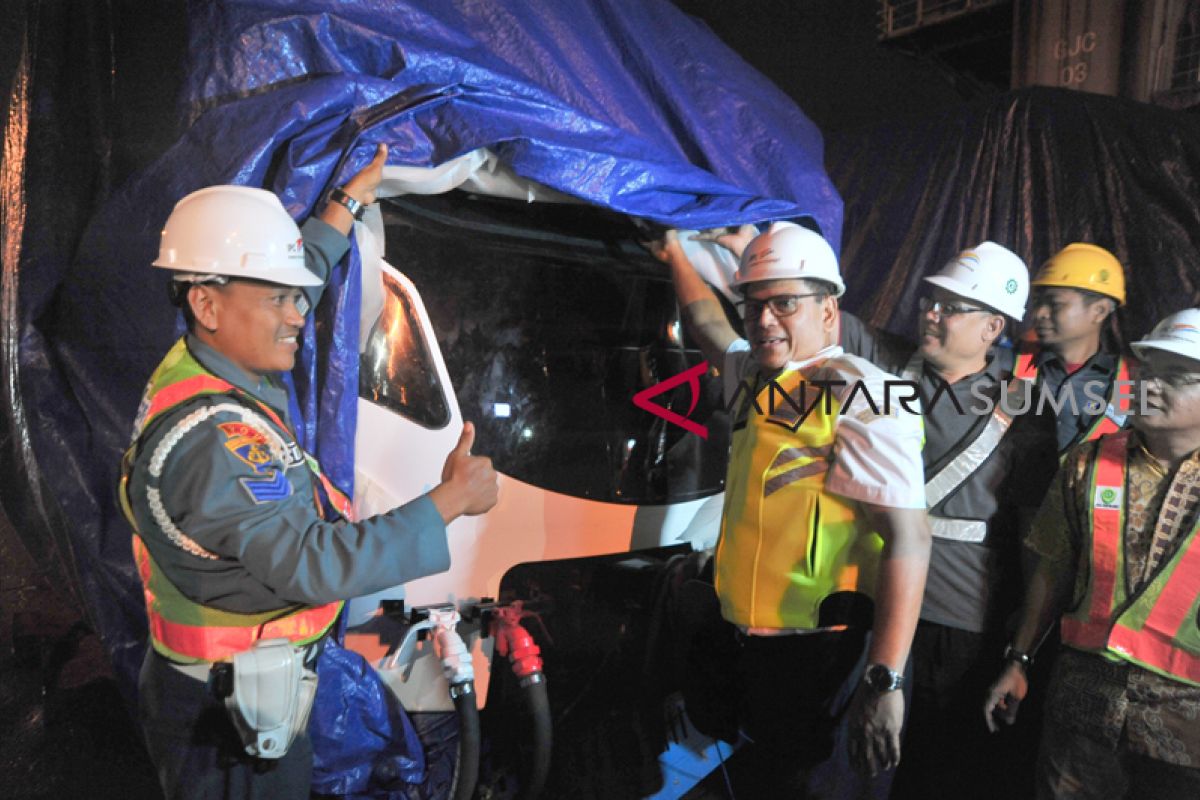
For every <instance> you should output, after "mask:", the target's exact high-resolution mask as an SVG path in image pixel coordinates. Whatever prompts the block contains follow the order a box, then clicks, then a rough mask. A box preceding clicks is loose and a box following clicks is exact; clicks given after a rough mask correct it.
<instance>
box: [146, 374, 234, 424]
mask: <svg viewBox="0 0 1200 800" xmlns="http://www.w3.org/2000/svg"><path fill="white" fill-rule="evenodd" d="M233 388H234V386H233V384H232V383H229V382H228V381H223V380H221V379H220V378H218V377H216V376H214V375H195V376H193V377H191V378H184V379H183V380H181V381H179V382H178V383H172V384H171V385H169V386H164V387H163V388H161V389H159V390H158V391H157V392H156V393H155V395H154V399H152V400H151V401H150V407H149V408H148V409H147V411H146V423H149V422H150V420H152V419H154V418H155V417H156V416H158V415H159V414H161V413H162V412H163V411H166V410H167V409H168V408H170V407H172V406H175V405H178V404H179V403H182V402H184V401H185V400H188V399H190V398H192V397H193V396H195V395H198V394H219V393H222V392H228V391H230V390H232V389H233Z"/></svg>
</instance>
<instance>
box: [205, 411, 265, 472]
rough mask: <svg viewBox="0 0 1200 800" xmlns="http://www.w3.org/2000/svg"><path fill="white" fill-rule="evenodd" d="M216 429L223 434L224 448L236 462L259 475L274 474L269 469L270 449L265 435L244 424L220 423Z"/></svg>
mask: <svg viewBox="0 0 1200 800" xmlns="http://www.w3.org/2000/svg"><path fill="white" fill-rule="evenodd" d="M217 427H218V428H220V429H221V432H222V433H224V434H225V448H226V449H227V450H229V452H231V453H233V454H234V455H235V456H237V458H238V460H240V461H241V462H242V463H244V464H246V465H247V466H249V467H250V468H251V469H252V470H254V471H255V473H257V474H259V475H263V474H266V473H274V472H275V470H273V469H270V465H271V448H270V447H268V446H267V437H266V435H265V434H263V433H262V432H261V431H259V430H257V429H256V428H253V427H251V426H250V425H247V424H246V423H244V422H222V423H221V424H219V425H217Z"/></svg>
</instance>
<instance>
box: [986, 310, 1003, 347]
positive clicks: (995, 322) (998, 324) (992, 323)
mask: <svg viewBox="0 0 1200 800" xmlns="http://www.w3.org/2000/svg"><path fill="white" fill-rule="evenodd" d="M1006 324H1007V320H1006V319H1005V318H1004V317H1002V316H1001V315H999V314H992V315H991V316H990V317H989V318H988V321H987V324H986V325H984V326H983V334H982V338H983V341H984V342H986V343H987V344H988V345H989V346H990V345H992V344H995V342H996V341H997V340H998V339H999V338H1000V336H1001V335H1002V334H1003V333H1004V326H1005V325H1006Z"/></svg>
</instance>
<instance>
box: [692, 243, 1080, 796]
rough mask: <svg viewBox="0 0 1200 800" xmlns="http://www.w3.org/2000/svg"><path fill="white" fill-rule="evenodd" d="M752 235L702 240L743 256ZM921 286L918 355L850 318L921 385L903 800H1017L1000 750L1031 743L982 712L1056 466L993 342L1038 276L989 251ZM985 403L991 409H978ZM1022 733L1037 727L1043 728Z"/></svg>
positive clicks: (953, 264) (1041, 419) (887, 361)
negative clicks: (923, 529)
mask: <svg viewBox="0 0 1200 800" xmlns="http://www.w3.org/2000/svg"><path fill="white" fill-rule="evenodd" d="M752 230H753V229H752V228H748V227H747V226H744V227H743V228H741V229H739V230H738V231H737V232H736V233H732V234H728V233H727V234H721V235H711V236H707V237H705V238H710V239H713V240H715V241H717V242H718V243H720V244H721V245H723V246H725V247H727V248H729V249H730V250H731V251H732V252H733V253H734V254H735V255H736V254H737V253H738V252H739V251H740V249H741V248H742V247H743V246H745V243H746V241H747V239H748V238H749V235H750V234H751V231H752ZM923 280H924V283H925V284H926V285H927V286H928V288H929V290H930V291H929V294H928V295H926V296H925V297H923V298H922V299H921V300H920V308H921V312H922V313H921V314H920V316H919V317H918V321H917V326H918V327H917V337H918V343H917V344H916V345H915V346H914V345H913V344H912V343H911V342H906V341H904V340H903V339H902V338H901V337H897V336H894V335H892V334H888V333H887V332H882V331H878V330H875V329H873V328H870V327H869V326H867V325H865V324H864V323H863V322H862V321H861V320H859V319H858V318H857V317H855V316H853V315H852V314H849V313H846V312H842V313H841V317H840V330H841V339H840V341H841V344H842V346H843V347H844V348H845V349H846V351H847V352H851V353H856V354H858V355H860V356H863V357H864V358H866V359H868V360H869V361H871V362H873V363H875V364H876V365H877V366H879V367H880V368H881V369H884V370H886V371H889V372H895V373H897V374H900V375H901V376H902V377H904V378H905V379H907V380H909V381H912V382H913V383H914V384H916V387H917V393H918V395H919V398H920V401H921V407H922V413H923V414H924V417H923V419H924V423H925V446H924V450H923V453H922V458H923V464H924V470H925V474H926V487H925V489H926V500H927V503H928V509H929V520H930V526H931V529H932V532H933V550H932V553H931V555H930V562H929V573H928V579H927V582H926V587H925V593H924V600H923V602H922V607H921V613H920V623H919V624H918V626H917V631H916V635H915V638H914V640H913V655H912V664H913V670H912V680H913V697H912V710H911V712H910V716H909V719H908V727H907V731H906V733H905V739H904V760H903V761H902V762H901V765H900V768H899V770H897V773H896V780H895V785H894V791H893V796H894V797H900V798H906V797H913V798H925V797H931V796H939V795H942V796H947V797H972V798H976V797H1009V796H1021V793H1022V791H1023V787H1024V784H1022V783H1021V781H1022V780H1023V779H1024V778H1025V777H1027V776H1025V775H1023V774H1022V773H1020V772H1017V771H1011V770H1001V769H999V764H1001V763H1004V762H1005V761H1006V760H1007V759H1005V758H999V759H998V758H997V757H996V754H997V753H998V752H1006V751H1004V748H1014V749H1015V751H1020V750H1021V748H1025V750H1028V751H1029V758H1031V757H1032V749H1033V741H1032V738H1024V737H1022V736H1021V734H1022V733H1023V731H1022V732H1016V735H1010V736H1008V737H1006V740H1005V741H1003V742H994V741H988V739H987V736H986V730H985V729H984V727H983V726H982V725H980V724H979V720H978V718H977V717H976V713H977V712H974V711H972V709H974V708H975V707H976V703H977V698H978V697H979V696H980V694H981V693H982V692H983V691H984V690H985V689H986V688H987V686H988V684H989V682H990V681H991V679H992V675H994V672H995V667H996V664H997V662H999V661H1000V660H1001V654H1002V653H1003V651H1004V644H1005V641H1006V636H1007V632H1006V622H1007V619H1006V618H1007V617H1008V616H1009V615H1010V614H1012V613H1013V612H1014V611H1015V609H1016V606H1017V604H1018V602H1019V596H1020V590H1021V581H1020V564H1019V555H1020V553H1019V550H1020V548H1019V539H1020V536H1021V534H1022V533H1023V532H1024V530H1026V528H1027V526H1028V523H1029V521H1030V520H1031V519H1032V518H1033V515H1034V514H1035V513H1036V510H1037V507H1038V504H1039V503H1040V501H1041V498H1042V496H1043V495H1044V494H1045V492H1046V489H1047V487H1048V486H1049V484H1050V482H1051V481H1052V480H1053V477H1054V474H1055V471H1056V469H1057V467H1058V461H1057V458H1056V455H1055V454H1056V450H1057V448H1056V443H1055V421H1054V416H1053V414H1052V413H1049V412H1048V411H1046V410H1043V409H1040V408H1038V406H1037V404H1036V402H1035V403H1034V405H1033V407H1032V409H1031V410H1030V411H1028V412H1027V413H1025V414H1022V415H1019V416H1017V417H1016V418H1015V419H1014V418H1012V417H1010V416H1009V415H1007V414H1005V413H1003V410H1002V407H1001V405H1000V401H1001V392H1002V390H1003V389H1004V387H1005V385H1006V383H1005V382H1009V383H1010V384H1011V382H1012V379H1013V375H1012V373H1011V371H1010V370H1009V369H1007V368H1006V364H1007V363H1009V362H1010V361H1011V359H1009V358H1005V357H1004V356H1005V355H1006V354H1004V353H1003V352H1001V351H1000V350H999V349H998V348H996V347H995V345H996V343H997V341H998V340H999V339H1000V337H1001V335H1002V334H1003V333H1004V330H1005V327H1006V326H1007V325H1008V324H1009V322H1008V320H1012V321H1014V322H1015V321H1020V320H1021V318H1022V317H1023V315H1024V313H1025V299H1026V297H1027V296H1028V293H1029V273H1028V270H1027V268H1026V266H1025V263H1024V262H1023V261H1022V260H1021V259H1020V258H1019V257H1018V256H1017V255H1016V254H1014V253H1012V252H1011V251H1010V250H1008V249H1007V248H1004V247H1002V246H1000V245H998V244H996V243H994V242H983V243H982V244H980V245H978V246H976V247H974V248H970V249H968V250H964V251H963V252H961V253H959V254H958V255H957V256H956V257H955V258H953V259H951V260H950V262H948V263H947V264H946V265H945V266H944V267H943V268H942V269H941V270H939V271H938V272H937V273H936V274H935V275H931V276H929V277H926V278H924V279H923ZM981 397H983V398H987V400H988V401H989V403H990V406H989V408H988V410H987V413H983V414H979V413H972V410H973V409H979V408H980V403H979V399H980V398H981ZM1021 405H1022V404H1021V403H1013V402H1011V401H1010V403H1009V404H1008V405H1007V406H1006V407H1008V408H1014V407H1019V406H1021ZM998 408H1000V409H1001V410H1000V412H999V413H993V410H994V409H998ZM1026 724H1027V725H1029V726H1030V727H1032V728H1033V730H1035V731H1036V727H1035V721H1030V722H1028V723H1026ZM1016 757H1017V758H1019V757H1020V756H1016ZM1029 758H1026V761H1028V760H1029Z"/></svg>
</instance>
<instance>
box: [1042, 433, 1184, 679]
mask: <svg viewBox="0 0 1200 800" xmlns="http://www.w3.org/2000/svg"><path fill="white" fill-rule="evenodd" d="M1129 436H1130V432H1129V431H1124V432H1122V433H1119V434H1116V435H1114V436H1108V437H1105V438H1104V439H1102V440H1101V442H1100V445H1099V450H1098V452H1097V455H1096V458H1095V461H1094V462H1093V464H1092V465H1091V469H1090V481H1089V495H1088V497H1089V503H1090V509H1091V510H1090V513H1089V515H1088V522H1089V525H1088V529H1087V532H1086V535H1085V541H1084V545H1085V547H1086V550H1085V553H1084V555H1085V556H1086V557H1087V558H1088V563H1087V565H1086V568H1087V569H1088V573H1087V574H1088V576H1089V577H1088V579H1087V581H1086V584H1085V585H1084V586H1083V587H1082V591H1077V595H1078V596H1077V598H1076V599H1077V603H1076V605H1075V608H1074V610H1072V611H1070V612H1068V613H1067V614H1065V615H1063V618H1062V639H1063V642H1064V643H1065V644H1067V645H1070V646H1071V647H1074V648H1075V649H1077V650H1084V651H1087V652H1094V653H1100V654H1102V655H1103V656H1105V657H1106V658H1109V659H1110V660H1114V661H1116V660H1123V661H1129V662H1131V663H1134V664H1138V665H1139V666H1142V667H1144V668H1146V669H1148V670H1151V671H1152V672H1156V673H1158V674H1160V675H1164V676H1166V677H1168V678H1174V679H1175V680H1179V681H1183V682H1184V683H1188V684H1191V685H1193V686H1200V621H1198V620H1197V614H1198V613H1200V534H1198V531H1200V520H1197V522H1196V524H1194V525H1193V526H1192V529H1191V531H1190V532H1189V533H1188V535H1187V536H1186V537H1185V538H1184V539H1183V541H1181V542H1180V543H1179V546H1178V547H1177V548H1176V550H1175V553H1174V555H1173V556H1171V558H1170V559H1168V560H1167V561H1165V562H1164V563H1163V564H1161V565H1159V567H1158V570H1157V572H1156V574H1155V575H1154V577H1153V578H1152V579H1151V580H1149V581H1148V582H1147V583H1146V585H1145V586H1143V587H1142V589H1141V590H1140V591H1139V592H1138V593H1137V594H1135V595H1132V596H1128V595H1127V592H1126V588H1127V585H1128V584H1127V583H1126V577H1125V557H1124V539H1123V533H1124V529H1125V491H1126V475H1127V461H1126V458H1127V454H1128V443H1129Z"/></svg>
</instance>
